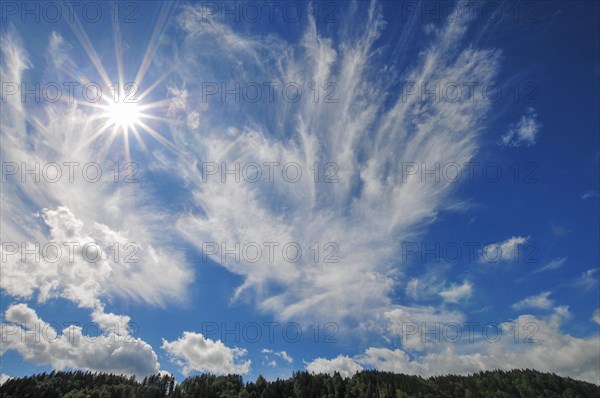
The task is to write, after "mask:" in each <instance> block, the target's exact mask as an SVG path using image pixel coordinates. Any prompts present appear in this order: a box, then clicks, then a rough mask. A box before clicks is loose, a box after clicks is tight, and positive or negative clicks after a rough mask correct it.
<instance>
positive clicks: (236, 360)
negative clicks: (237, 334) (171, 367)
mask: <svg viewBox="0 0 600 398" xmlns="http://www.w3.org/2000/svg"><path fill="white" fill-rule="evenodd" d="M162 349H163V350H165V351H166V352H167V353H169V355H170V356H171V358H172V360H173V361H174V362H175V363H177V364H178V365H179V366H180V367H181V373H183V374H184V375H185V376H187V375H189V374H190V373H191V372H194V371H196V372H211V373H215V374H228V373H237V374H246V373H248V372H249V371H250V365H251V363H252V361H250V360H246V361H244V360H243V357H245V356H246V354H247V351H246V350H244V349H241V348H237V347H234V348H229V347H227V346H226V345H225V344H223V343H222V342H221V340H217V341H214V340H211V339H209V338H205V337H204V336H203V335H202V334H201V333H194V332H183V335H182V336H181V337H180V338H179V339H177V340H174V341H167V340H165V339H163V344H162Z"/></svg>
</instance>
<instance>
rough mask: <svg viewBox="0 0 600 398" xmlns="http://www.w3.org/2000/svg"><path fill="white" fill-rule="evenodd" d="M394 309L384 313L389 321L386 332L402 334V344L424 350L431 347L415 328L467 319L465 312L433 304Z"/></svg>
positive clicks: (393, 334)
mask: <svg viewBox="0 0 600 398" xmlns="http://www.w3.org/2000/svg"><path fill="white" fill-rule="evenodd" d="M392 308H393V309H391V310H389V311H387V312H385V313H384V318H385V320H386V322H387V330H385V332H387V333H386V334H391V335H392V336H400V337H401V341H402V346H403V347H405V348H407V349H411V350H417V351H422V350H425V349H426V348H428V347H430V343H429V342H428V341H424V340H423V339H422V338H421V336H420V334H418V333H414V329H415V328H418V329H419V330H420V328H421V327H422V326H423V325H429V326H428V327H430V328H431V327H433V326H434V325H439V324H442V323H443V324H447V323H462V322H464V320H465V317H464V314H462V313H460V312H458V311H446V310H440V309H439V308H435V307H431V306H400V305H398V306H394V307H392Z"/></svg>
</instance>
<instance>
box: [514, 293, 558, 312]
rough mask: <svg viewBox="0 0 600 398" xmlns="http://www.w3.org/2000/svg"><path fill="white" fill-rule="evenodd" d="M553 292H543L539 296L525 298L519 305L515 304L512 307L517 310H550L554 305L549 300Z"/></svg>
mask: <svg viewBox="0 0 600 398" xmlns="http://www.w3.org/2000/svg"><path fill="white" fill-rule="evenodd" d="M551 293H552V292H542V293H540V294H538V295H537V296H530V297H527V298H524V299H523V300H521V301H519V302H518V303H514V304H513V305H512V307H513V308H514V309H516V310H518V309H522V308H540V309H544V310H547V309H550V308H551V307H552V305H553V304H554V303H553V301H552V300H550V299H549V298H548V296H550V294H551Z"/></svg>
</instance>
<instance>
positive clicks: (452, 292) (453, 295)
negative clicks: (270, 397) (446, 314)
mask: <svg viewBox="0 0 600 398" xmlns="http://www.w3.org/2000/svg"><path fill="white" fill-rule="evenodd" d="M472 294H473V285H471V283H469V282H468V281H465V282H464V283H463V284H462V285H454V286H452V287H451V288H448V289H446V290H444V291H442V292H440V296H442V298H443V299H444V301H447V302H449V303H458V302H459V301H461V300H462V299H465V298H469V297H471V295H472Z"/></svg>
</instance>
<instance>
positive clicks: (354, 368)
mask: <svg viewBox="0 0 600 398" xmlns="http://www.w3.org/2000/svg"><path fill="white" fill-rule="evenodd" d="M306 370H308V371H309V372H311V373H326V374H329V375H333V373H334V372H338V373H339V374H340V376H342V377H344V378H346V377H352V376H353V375H354V373H356V372H360V371H361V370H363V367H362V366H360V365H359V364H358V363H357V362H356V361H354V359H352V358H350V357H348V356H346V355H338V356H337V357H335V358H333V359H325V358H317V359H315V360H313V361H311V362H310V363H307V364H306Z"/></svg>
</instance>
